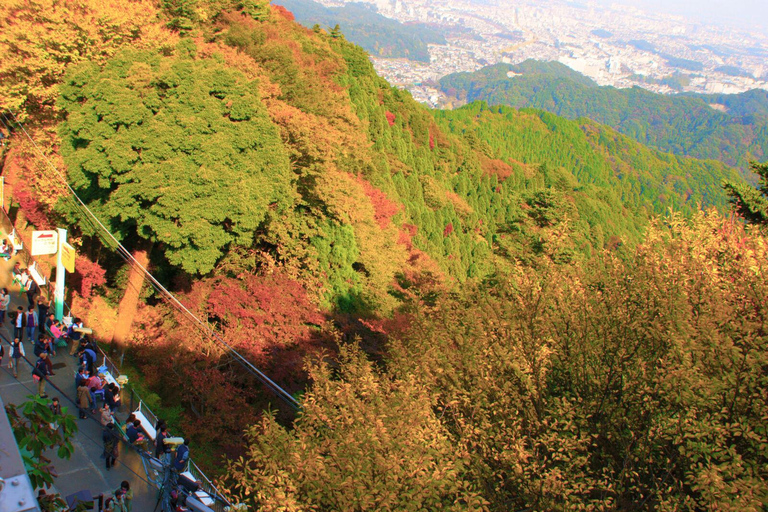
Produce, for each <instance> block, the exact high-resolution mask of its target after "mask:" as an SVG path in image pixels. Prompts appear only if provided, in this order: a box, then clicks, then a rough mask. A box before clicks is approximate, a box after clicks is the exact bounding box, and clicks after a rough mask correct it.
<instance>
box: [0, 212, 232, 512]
mask: <svg viewBox="0 0 768 512" xmlns="http://www.w3.org/2000/svg"><path fill="white" fill-rule="evenodd" d="M0 212H2V215H0V228H2V229H3V230H4V231H5V232H7V233H10V232H11V231H12V230H15V229H16V227H15V226H14V224H13V222H12V221H11V219H10V217H9V216H8V212H6V210H5V208H0ZM16 233H17V234H18V233H19V232H18V231H16ZM19 236H21V235H20V234H19ZM19 252H20V253H21V254H22V255H23V259H24V264H25V265H29V264H30V262H31V261H34V258H33V257H32V255H31V253H30V252H29V250H28V245H27V244H24V247H23V248H22V249H21V251H19ZM49 283H50V279H48V280H47V282H46V288H48V290H47V291H48V295H49V296H50V288H49ZM64 307H65V308H66V311H67V316H73V314H72V309H71V308H70V306H69V304H67V302H66V301H65V302H64ZM98 351H99V353H100V354H101V356H102V358H103V359H102V361H103V365H106V366H107V368H108V369H109V372H110V373H111V374H112V375H113V377H114V378H117V376H119V375H120V368H119V367H118V366H117V365H116V364H115V363H114V362H113V361H112V360H111V359H110V358H109V356H107V354H106V353H104V351H103V350H102V349H101V348H100V347H98ZM133 396H135V397H136V398H137V399H138V402H139V406H138V409H139V410H140V411H141V412H142V414H144V416H145V417H146V418H147V420H148V421H150V422H151V423H152V424H153V425H157V422H158V418H157V416H156V415H155V414H154V413H153V412H152V410H151V409H150V408H149V407H147V406H146V404H145V403H144V401H143V400H142V399H141V396H140V395H139V394H138V393H136V392H135V391H134V390H133V388H131V397H132V398H133ZM189 472H190V473H191V474H192V476H194V478H195V480H196V481H199V482H200V483H201V487H202V490H203V491H205V492H206V493H207V494H208V495H209V496H210V497H211V498H213V500H214V505H213V507H212V508H213V509H214V510H215V511H216V512H223V510H224V507H225V506H230V507H231V506H232V503H231V502H230V501H229V500H227V499H226V498H225V497H224V496H223V495H222V494H221V492H219V490H218V488H217V487H216V486H215V485H214V484H213V482H211V480H210V479H209V478H208V477H207V476H206V475H205V473H203V472H202V471H201V470H200V468H199V467H198V466H197V464H195V463H194V462H193V461H192V459H191V458H190V460H189Z"/></svg>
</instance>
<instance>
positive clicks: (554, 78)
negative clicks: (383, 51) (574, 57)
mask: <svg viewBox="0 0 768 512" xmlns="http://www.w3.org/2000/svg"><path fill="white" fill-rule="evenodd" d="M508 72H512V73H520V75H516V76H512V77H511V78H510V77H508V76H507V73H508ZM440 85H441V88H442V90H443V91H444V92H445V93H446V94H448V95H449V96H450V97H453V98H458V99H461V100H466V101H475V100H483V101H487V102H488V103H489V104H492V105H509V106H513V107H516V108H524V107H533V108H540V109H543V110H547V111H548V112H552V113H554V114H557V115H561V116H564V117H567V118H569V119H577V118H579V117H588V118H590V119H592V120H594V121H597V122H598V123H602V124H607V125H609V126H612V127H613V128H615V129H617V130H618V131H620V132H621V133H624V134H626V135H628V136H630V137H632V138H633V139H635V140H637V141H639V142H642V143H643V144H648V145H650V146H653V147H656V148H659V149H661V150H662V151H669V152H672V153H675V154H678V155H683V156H693V157H696V158H705V159H706V158H711V159H716V160H720V161H722V162H724V163H726V164H728V165H732V166H737V167H739V168H741V169H742V170H743V172H744V173H745V175H747V174H748V172H747V171H746V168H747V162H748V161H749V160H750V159H756V160H761V159H764V158H765V157H766V155H768V92H766V91H758V90H755V91H750V92H747V93H743V94H737V95H694V94H691V95H677V96H664V95H659V94H654V93H651V92H649V91H646V90H644V89H641V88H637V87H636V88H632V89H615V88H612V87H598V86H597V85H596V84H594V83H593V82H591V81H590V80H588V79H586V77H583V76H581V75H579V74H578V73H576V72H574V71H572V70H570V69H569V68H567V67H566V66H564V65H562V64H559V63H541V62H536V61H526V62H524V63H522V64H519V65H516V66H511V65H507V64H498V65H495V66H489V67H487V68H484V69H481V70H479V71H477V72H475V73H457V74H454V75H449V76H446V77H444V78H442V79H441V80H440ZM710 105H715V106H717V108H718V109H719V110H718V109H716V108H713V107H711V106H710ZM721 110H723V111H721Z"/></svg>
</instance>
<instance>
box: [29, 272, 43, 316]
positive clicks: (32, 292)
mask: <svg viewBox="0 0 768 512" xmlns="http://www.w3.org/2000/svg"><path fill="white" fill-rule="evenodd" d="M38 293H40V287H39V286H38V285H37V281H35V279H34V278H33V277H32V276H31V275H30V279H29V284H28V287H27V305H28V306H29V308H30V309H32V308H34V307H35V296H36V295H37V294H38Z"/></svg>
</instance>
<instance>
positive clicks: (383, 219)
mask: <svg viewBox="0 0 768 512" xmlns="http://www.w3.org/2000/svg"><path fill="white" fill-rule="evenodd" d="M357 181H358V182H359V183H360V184H361V185H362V186H363V192H365V195H366V196H367V197H368V199H370V200H371V204H372V205H373V211H374V214H373V215H374V218H375V219H376V223H377V224H378V225H379V227H380V228H381V229H386V228H387V227H388V226H389V223H390V222H391V220H392V217H394V216H395V214H397V213H398V212H399V211H400V210H402V208H403V207H402V205H401V204H398V203H396V202H394V201H392V200H391V199H389V198H388V197H387V195H386V194H385V193H384V192H382V191H381V190H379V189H377V188H376V187H374V186H373V185H371V184H370V183H369V182H368V181H366V180H365V179H363V178H361V177H359V176H358V178H357Z"/></svg>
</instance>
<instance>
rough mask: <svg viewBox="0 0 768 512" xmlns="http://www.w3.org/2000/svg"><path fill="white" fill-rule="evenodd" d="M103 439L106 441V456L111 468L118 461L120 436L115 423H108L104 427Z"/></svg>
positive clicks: (108, 466) (108, 465) (108, 467)
mask: <svg viewBox="0 0 768 512" xmlns="http://www.w3.org/2000/svg"><path fill="white" fill-rule="evenodd" d="M101 440H102V441H104V457H105V458H106V459H107V469H111V468H112V466H114V465H115V462H116V461H117V445H118V438H117V432H115V424H114V423H108V424H107V426H106V427H104V430H103V431H102V433H101Z"/></svg>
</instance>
